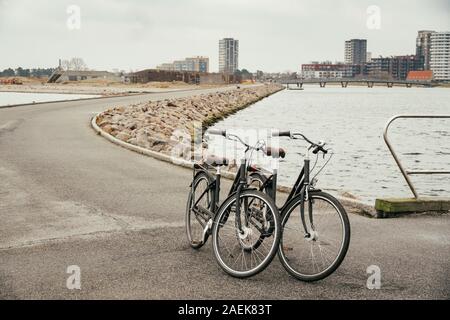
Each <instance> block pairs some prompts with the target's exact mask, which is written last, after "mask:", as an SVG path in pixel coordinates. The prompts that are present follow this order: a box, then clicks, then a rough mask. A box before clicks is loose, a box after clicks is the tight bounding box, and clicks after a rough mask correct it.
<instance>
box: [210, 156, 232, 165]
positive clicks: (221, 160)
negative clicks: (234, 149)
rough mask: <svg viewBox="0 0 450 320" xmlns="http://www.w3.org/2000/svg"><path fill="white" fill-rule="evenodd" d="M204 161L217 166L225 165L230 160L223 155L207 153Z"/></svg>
mask: <svg viewBox="0 0 450 320" xmlns="http://www.w3.org/2000/svg"><path fill="white" fill-rule="evenodd" d="M205 163H207V164H209V165H211V166H214V167H217V166H227V165H228V164H229V163H230V161H229V160H228V159H227V158H225V157H219V156H216V155H208V156H207V157H206V159H205Z"/></svg>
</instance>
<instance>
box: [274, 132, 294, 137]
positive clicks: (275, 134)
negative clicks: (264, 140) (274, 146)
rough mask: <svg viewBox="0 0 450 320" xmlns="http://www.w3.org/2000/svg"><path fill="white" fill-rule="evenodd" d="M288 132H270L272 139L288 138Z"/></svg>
mask: <svg viewBox="0 0 450 320" xmlns="http://www.w3.org/2000/svg"><path fill="white" fill-rule="evenodd" d="M290 136H291V132H290V131H274V132H272V137H290Z"/></svg>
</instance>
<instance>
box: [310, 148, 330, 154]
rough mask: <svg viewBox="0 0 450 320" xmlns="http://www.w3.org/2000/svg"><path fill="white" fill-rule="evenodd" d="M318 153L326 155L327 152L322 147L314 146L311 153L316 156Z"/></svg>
mask: <svg viewBox="0 0 450 320" xmlns="http://www.w3.org/2000/svg"><path fill="white" fill-rule="evenodd" d="M319 151H322V152H323V153H324V154H327V153H328V150H326V149H324V148H323V147H320V146H316V147H315V148H314V150H313V153H314V154H317V153H318V152H319Z"/></svg>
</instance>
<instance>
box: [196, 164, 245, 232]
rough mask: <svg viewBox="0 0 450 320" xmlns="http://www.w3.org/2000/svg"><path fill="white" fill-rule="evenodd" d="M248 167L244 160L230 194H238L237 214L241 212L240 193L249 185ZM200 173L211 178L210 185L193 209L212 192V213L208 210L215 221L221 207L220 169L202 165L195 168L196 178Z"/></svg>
mask: <svg viewBox="0 0 450 320" xmlns="http://www.w3.org/2000/svg"><path fill="white" fill-rule="evenodd" d="M247 165H248V161H247V160H246V159H244V160H242V162H241V165H240V166H239V170H238V173H237V174H236V176H235V178H234V180H233V184H232V185H231V188H230V191H229V192H228V196H231V195H232V194H233V193H236V197H237V201H236V212H239V211H238V210H239V209H240V201H239V199H240V197H239V195H240V193H241V192H242V190H243V188H244V186H245V185H246V184H247ZM212 168H214V169H215V170H216V173H215V174H212V173H211V172H210V170H211V169H212ZM199 172H204V173H206V174H207V175H208V176H209V177H210V180H211V181H210V182H209V183H208V187H207V188H206V190H204V191H203V193H202V194H201V195H200V197H199V199H198V200H197V201H196V202H195V203H194V205H193V208H196V207H197V205H198V202H199V201H200V200H201V199H202V197H203V196H204V195H205V194H206V193H209V192H211V194H212V198H211V205H212V208H211V209H212V211H210V210H208V214H209V215H210V217H211V218H212V219H214V217H215V215H216V213H217V211H218V209H219V207H220V184H221V174H220V167H218V168H215V167H213V166H211V165H209V164H205V165H200V164H197V165H195V166H194V178H195V176H196V175H197V174H198V173H199ZM194 187H195V186H194V185H193V184H191V192H192V194H194ZM199 222H200V224H202V226H203V227H205V226H204V224H203V223H202V222H201V221H199ZM238 223H239V228H240V227H241V226H240V224H241V221H240V219H238Z"/></svg>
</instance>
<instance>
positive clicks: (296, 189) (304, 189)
mask: <svg viewBox="0 0 450 320" xmlns="http://www.w3.org/2000/svg"><path fill="white" fill-rule="evenodd" d="M309 174H310V159H309V150H307V156H306V158H305V159H304V163H303V168H302V170H301V171H300V173H299V175H298V177H297V180H296V181H295V183H294V185H293V187H292V190H291V192H290V193H289V195H288V197H287V199H286V201H285V202H284V204H283V205H282V206H281V207H279V208H278V210H279V212H280V214H281V216H282V217H283V216H284V215H285V210H286V208H287V207H288V206H289V204H290V203H291V201H294V200H295V198H296V197H297V196H299V195H300V197H301V200H302V202H301V205H300V216H301V219H302V225H303V228H304V230H305V233H306V234H309V232H308V228H307V226H306V221H305V201H308V199H309V192H314V191H320V190H316V189H314V188H313V186H311V183H310V176H309ZM277 177H278V173H277V171H276V170H275V171H274V173H273V174H271V175H269V176H266V181H264V183H263V184H262V185H261V186H260V188H259V191H264V190H265V189H266V190H268V193H269V195H270V196H271V197H272V199H274V200H275V199H276V193H277ZM308 205H309V208H308V212H309V221H310V222H311V228H312V230H314V223H313V216H312V203H311V202H310V201H309V202H308Z"/></svg>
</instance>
